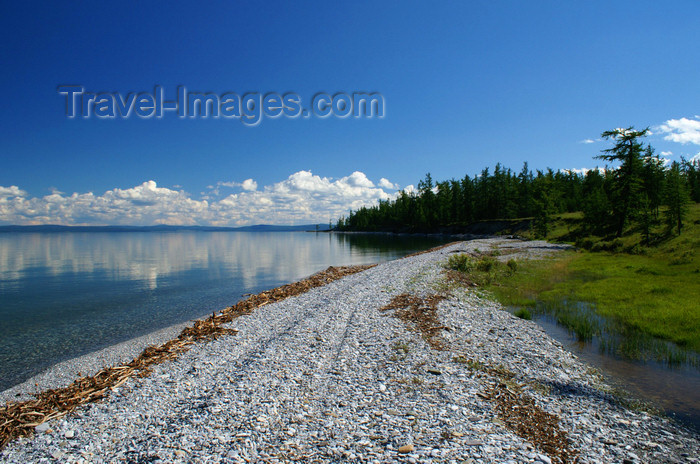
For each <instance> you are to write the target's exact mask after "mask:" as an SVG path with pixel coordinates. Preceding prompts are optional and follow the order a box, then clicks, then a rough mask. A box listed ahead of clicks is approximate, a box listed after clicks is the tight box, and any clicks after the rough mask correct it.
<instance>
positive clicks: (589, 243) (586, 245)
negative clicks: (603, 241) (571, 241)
mask: <svg viewBox="0 0 700 464" xmlns="http://www.w3.org/2000/svg"><path fill="white" fill-rule="evenodd" d="M594 244H595V242H594V241H593V239H592V238H590V237H585V238H582V239H579V240H577V241H576V246H577V247H579V248H583V249H584V250H590V249H591V248H593V245H594Z"/></svg>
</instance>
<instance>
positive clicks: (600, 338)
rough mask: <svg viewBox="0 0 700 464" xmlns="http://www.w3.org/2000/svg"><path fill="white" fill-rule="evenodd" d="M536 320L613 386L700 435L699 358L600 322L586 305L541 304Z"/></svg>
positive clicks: (535, 312) (613, 323) (616, 324)
mask: <svg viewBox="0 0 700 464" xmlns="http://www.w3.org/2000/svg"><path fill="white" fill-rule="evenodd" d="M515 309H516V308H511V311H512V312H514V311H515ZM532 315H533V320H534V321H535V322H537V323H538V324H539V325H540V326H542V328H544V329H545V331H546V332H547V333H548V334H549V335H550V336H552V337H553V338H555V339H557V340H559V341H560V342H562V343H563V344H564V346H566V347H567V349H569V350H570V351H571V352H573V353H575V354H576V355H578V356H579V357H581V358H582V359H583V360H584V361H586V362H588V363H590V364H592V365H594V366H596V367H598V368H599V369H600V370H601V371H602V372H603V373H604V374H605V375H606V376H607V377H608V378H609V379H610V380H611V381H612V382H613V383H614V384H617V385H619V386H621V387H622V388H623V389H624V390H626V391H629V392H631V393H632V394H633V395H634V396H635V397H637V398H641V399H643V400H646V401H650V402H651V403H652V404H654V405H655V406H656V407H657V408H660V409H663V410H664V411H666V412H667V413H668V414H669V415H671V416H673V417H675V418H677V419H678V420H680V421H681V422H683V423H685V424H686V425H688V426H690V427H693V428H695V429H696V430H698V431H700V355H698V353H696V352H694V351H692V350H687V349H684V348H682V347H679V346H677V345H675V344H673V343H671V342H668V341H665V340H659V339H656V338H653V337H651V336H648V335H645V334H641V333H639V332H636V331H635V330H634V329H632V328H629V327H625V326H623V325H622V324H620V323H619V322H617V321H615V320H612V319H608V318H605V317H602V316H600V315H599V314H597V313H596V312H595V309H594V307H593V306H592V305H590V304H588V303H583V302H576V301H567V300H562V301H556V302H548V303H544V302H541V301H538V302H537V305H536V307H535V308H533V311H532Z"/></svg>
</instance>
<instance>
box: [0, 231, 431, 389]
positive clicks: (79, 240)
mask: <svg viewBox="0 0 700 464" xmlns="http://www.w3.org/2000/svg"><path fill="white" fill-rule="evenodd" d="M441 243H444V241H443V240H440V239H437V238H416V237H398V238H397V237H386V236H381V235H351V234H329V233H308V232H199V231H194V232H193V231H178V232H60V233H26V232H21V233H0V323H1V324H0V391H1V390H4V389H6V388H8V387H11V386H13V385H15V384H17V383H20V382H22V381H24V380H26V379H28V378H29V377H31V376H33V375H35V374H37V373H39V372H41V371H42V370H44V369H46V368H47V367H49V366H51V365H53V364H55V363H57V362H60V361H63V360H66V359H70V358H72V357H75V356H79V355H83V354H86V353H89V352H92V351H95V350H97V349H101V348H104V347H106V346H109V345H112V344H115V343H119V342H122V341H124V340H128V339H130V338H134V337H138V336H140V335H144V334H146V333H149V332H152V331H154V330H158V329H161V328H164V327H168V326H170V325H173V324H177V323H180V322H184V321H188V320H190V319H196V318H200V317H202V316H205V315H208V314H211V313H212V312H214V311H218V310H221V309H223V308H225V307H227V306H231V305H233V304H235V303H236V302H237V301H239V300H240V299H242V295H243V294H245V293H257V292H260V291H262V290H265V289H269V288H273V287H277V286H279V285H282V284H285V283H289V282H292V281H295V280H299V279H301V278H303V277H306V276H308V275H310V274H313V273H314V272H317V271H320V270H322V269H325V268H327V267H328V266H331V265H332V266H340V265H349V264H366V263H376V262H381V261H387V260H391V259H395V258H398V257H401V256H404V255H406V254H408V253H411V252H414V251H418V250H423V249H427V248H430V247H432V246H436V245H439V244H441Z"/></svg>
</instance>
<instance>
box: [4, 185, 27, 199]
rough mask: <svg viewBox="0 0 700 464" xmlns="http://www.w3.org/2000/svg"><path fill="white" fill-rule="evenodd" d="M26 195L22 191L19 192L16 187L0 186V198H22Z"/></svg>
mask: <svg viewBox="0 0 700 464" xmlns="http://www.w3.org/2000/svg"><path fill="white" fill-rule="evenodd" d="M26 194H27V192H25V191H24V190H20V188H19V187H17V186H16V185H11V186H9V187H3V186H2V185H0V198H9V197H23V196H25V195H26Z"/></svg>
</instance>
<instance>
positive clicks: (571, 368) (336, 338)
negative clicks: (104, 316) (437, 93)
mask: <svg viewBox="0 0 700 464" xmlns="http://www.w3.org/2000/svg"><path fill="white" fill-rule="evenodd" d="M495 247H498V248H500V249H507V250H508V254H507V256H505V257H507V258H508V259H511V258H513V259H516V260H522V259H533V258H540V257H544V256H548V255H550V254H552V253H557V252H558V251H559V250H560V249H562V246H561V245H554V244H549V243H546V242H542V241H528V242H524V241H518V240H507V239H480V240H471V241H467V242H459V243H455V244H451V245H449V246H446V247H442V248H439V249H435V250H433V251H430V252H427V253H422V254H417V255H413V256H409V257H406V258H402V259H398V260H395V261H390V262H386V263H382V264H379V265H377V266H375V267H373V268H370V269H367V270H364V271H362V272H358V273H356V274H352V275H348V276H346V277H343V278H342V279H340V280H336V281H334V282H331V283H328V284H327V285H324V286H321V287H317V288H312V289H311V290H309V291H307V292H305V293H303V294H300V295H297V296H293V297H290V298H287V299H284V300H282V301H278V302H274V303H271V304H265V305H263V306H260V307H258V308H256V309H255V310H254V311H252V312H251V313H250V314H246V315H241V316H240V317H237V318H236V319H234V320H233V321H231V322H229V323H227V324H226V328H227V329H231V333H230V334H227V335H223V336H221V337H219V338H217V339H215V340H213V341H210V342H202V343H197V344H195V345H193V346H192V347H191V348H190V349H189V350H188V351H186V352H184V353H182V354H181V355H180V356H178V357H177V358H175V359H173V360H170V361H166V362H163V363H160V364H157V365H155V366H153V368H152V369H151V371H150V372H149V374H148V375H145V376H134V377H131V378H129V379H128V380H127V381H126V382H124V383H123V384H121V385H120V386H118V387H116V388H113V389H112V390H111V391H110V393H109V394H108V395H107V396H106V397H105V398H104V399H103V400H101V401H98V402H94V403H90V404H88V405H86V406H82V407H80V408H78V409H76V410H75V411H73V412H72V413H70V414H68V415H66V416H64V417H62V418H60V419H55V420H51V421H48V422H45V423H42V424H40V425H38V426H37V427H36V431H35V433H34V434H33V435H32V436H30V437H24V438H19V439H16V440H14V441H12V442H11V443H9V444H8V446H7V447H6V448H5V449H3V450H2V451H0V462H7V463H29V462H37V463H38V462H70V463H74V462H76V463H77V462H81V463H103V462H104V463H110V462H133V463H146V462H148V463H161V462H162V463H169V462H205V463H218V462H224V463H253V462H268V463H273V462H293V461H297V462H318V463H331V462H370V463H384V462H410V463H417V462H423V463H429V462H435V463H438V462H441V463H442V462H446V463H491V462H498V463H526V462H536V463H537V462H540V463H553V462H554V463H556V462H577V463H609V462H615V463H618V462H619V463H658V462H669V463H692V462H700V460H699V459H698V457H699V456H700V436H699V435H698V434H697V433H696V432H694V431H692V430H688V429H685V428H683V427H682V426H680V425H678V424H676V423H675V422H673V421H672V420H670V419H668V418H665V417H662V416H659V415H656V414H654V413H653V412H650V411H648V410H646V409H645V408H641V407H631V406H629V404H630V402H628V401H622V400H621V399H620V398H619V395H618V394H617V393H616V392H615V390H614V388H613V387H612V386H611V385H609V384H607V383H606V381H605V379H604V378H603V377H602V375H601V374H600V373H599V372H597V371H596V370H595V369H594V368H592V367H591V366H589V365H587V364H585V363H583V362H582V361H580V360H579V359H578V358H577V357H575V356H574V355H573V354H571V353H569V352H568V351H566V350H565V349H564V347H563V346H562V345H561V344H560V343H559V342H557V341H556V340H554V339H552V338H551V337H549V336H548V335H547V334H546V333H545V332H544V330H543V329H541V328H540V327H539V326H538V325H537V324H535V323H534V322H531V321H526V320H522V319H519V318H517V317H515V316H513V315H511V314H510V313H509V312H507V311H505V310H504V308H503V307H502V306H501V305H500V304H498V303H496V302H494V301H492V300H491V299H489V298H488V296H487V295H484V294H483V293H482V292H480V291H479V290H478V289H475V288H470V287H464V286H460V285H457V284H456V283H454V282H450V281H449V279H447V276H446V274H445V272H444V264H445V262H446V261H447V259H448V257H449V256H450V255H451V254H453V253H464V252H467V253H469V252H474V251H475V250H477V249H479V250H489V249H491V248H495ZM438 296H439V297H438ZM401 298H403V300H401ZM404 300H405V301H409V300H410V301H413V302H415V306H416V308H419V309H420V311H432V312H431V314H432V315H433V316H434V317H433V318H432V319H429V320H427V322H429V323H430V324H428V325H427V326H426V324H427V322H426V321H416V320H411V319H410V318H408V317H402V315H403V316H405V315H406V312H405V311H404V312H401V311H402V308H401V304H400V301H404ZM421 305H422V306H421ZM421 308H422V309H421ZM426 327H427V328H426ZM234 332H235V333H234ZM166 333H169V332H166ZM132 351H133V348H132ZM132 351H129V353H131V352H132ZM105 359H114V358H105ZM86 362H87V361H86ZM103 362H104V361H103ZM120 362H121V361H120ZM71 366H72V368H73V369H77V368H78V367H75V366H76V365H75V363H73V364H71ZM65 369H66V367H65V366H64V368H63V371H62V368H61V367H60V365H59V366H56V367H55V368H54V369H53V373H52V372H51V371H49V372H47V373H46V374H42V377H41V378H42V387H43V388H56V387H60V386H62V385H63V384H62V383H61V382H64V383H65V382H66V375H65ZM61 373H63V375H60V374H61ZM31 384H32V382H31V381H30V382H28V385H31ZM26 388H28V387H25V391H19V390H16V389H15V390H12V394H16V393H18V392H19V393H20V394H26V393H27V391H26ZM11 397H12V395H8V394H5V395H4V396H3V397H2V398H3V399H8V398H11Z"/></svg>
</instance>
